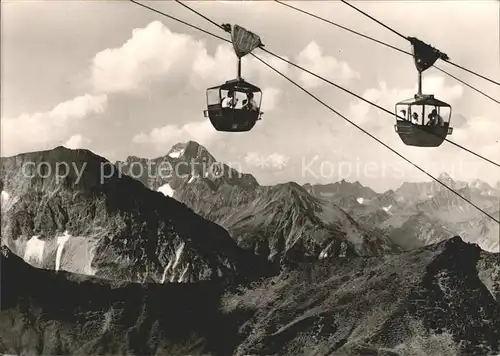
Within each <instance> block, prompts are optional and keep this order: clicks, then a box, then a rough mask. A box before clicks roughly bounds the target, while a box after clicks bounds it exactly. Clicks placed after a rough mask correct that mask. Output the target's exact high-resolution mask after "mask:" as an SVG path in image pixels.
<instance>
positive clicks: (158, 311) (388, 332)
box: [0, 237, 500, 356]
mask: <svg viewBox="0 0 500 356" xmlns="http://www.w3.org/2000/svg"><path fill="white" fill-rule="evenodd" d="M498 258H499V255H498V254H491V253H487V252H484V251H481V250H480V249H479V248H478V247H477V246H475V245H469V244H465V243H464V242H463V241H462V240H461V239H460V238H458V237H456V238H453V239H450V240H448V241H445V242H441V243H439V244H436V245H432V246H428V247H426V248H422V249H419V250H415V251H412V252H406V253H402V254H398V255H388V256H380V257H354V258H349V259H345V258H343V259H334V260H328V261H327V260H322V261H316V262H314V263H306V264H301V265H299V266H298V268H296V269H294V270H284V271H283V272H282V273H281V274H280V275H279V276H276V277H273V278H267V279H264V280H262V281H259V282H255V283H253V284H251V285H248V286H246V287H240V288H238V289H237V290H226V291H225V292H223V287H222V286H221V285H220V284H219V283H218V282H216V281H205V282H199V283H195V284H166V285H161V284H154V283H153V284H135V283H118V282H113V281H109V280H102V279H99V278H96V277H89V276H81V275H73V274H70V273H67V272H64V271H62V272H54V271H48V270H41V269H35V268H33V267H31V266H29V265H27V264H26V263H24V262H23V261H22V260H20V259H19V258H17V257H16V256H15V255H13V254H12V253H10V251H8V249H7V248H5V247H4V248H3V249H2V254H1V255H0V264H1V265H2V269H1V271H0V272H1V280H2V289H1V300H2V309H1V311H0V352H1V353H3V354H22V353H25V354H33V355H41V354H83V355H93V354H112V355H123V354H141V355H145V354H148V355H165V354H173V355H178V354H191V355H231V354H234V355H248V354H251V355H270V354H279V355H297V354H307V355H400V356H403V355H420V354H422V355H457V354H458V355H496V354H498V353H499V352H500V341H499V340H500V321H499V320H498V317H497V316H498V315H500V299H499V298H498V296H499V294H498V293H499V291H500V273H498V272H499V271H500V268H499V261H498Z"/></svg>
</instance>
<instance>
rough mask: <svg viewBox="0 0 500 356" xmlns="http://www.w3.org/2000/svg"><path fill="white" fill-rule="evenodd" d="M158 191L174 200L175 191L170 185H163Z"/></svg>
mask: <svg viewBox="0 0 500 356" xmlns="http://www.w3.org/2000/svg"><path fill="white" fill-rule="evenodd" d="M158 191H159V192H160V193H162V194H163V195H165V196H167V197H171V198H172V197H173V196H174V190H173V189H172V187H171V186H170V184H168V183H165V184H163V185H162V186H161V187H160V188H158Z"/></svg>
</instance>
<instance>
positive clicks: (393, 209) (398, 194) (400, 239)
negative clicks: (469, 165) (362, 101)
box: [305, 173, 500, 252]
mask: <svg viewBox="0 0 500 356" xmlns="http://www.w3.org/2000/svg"><path fill="white" fill-rule="evenodd" d="M438 179H439V180H440V181H441V182H443V183H445V184H446V185H448V186H449V187H451V188H453V189H455V190H456V191H457V193H459V194H460V195H462V196H463V197H465V198H467V199H469V200H470V201H472V202H473V203H474V204H476V205H478V206H479V207H481V208H482V209H484V210H485V211H486V212H488V213H489V214H491V215H492V216H496V217H500V212H499V210H500V189H498V188H497V187H491V186H490V185H489V184H487V183H485V182H482V181H481V180H479V179H477V180H475V181H474V182H470V183H467V182H461V181H454V180H453V179H451V177H449V176H448V175H447V174H445V173H443V174H441V175H440V176H439V178H438ZM340 186H343V187H344V189H343V190H344V191H351V192H352V191H354V192H356V193H357V196H352V195H351V196H345V195H340V196H339V195H338V194H336V192H337V191H338V190H339V187H340ZM305 188H306V189H307V190H308V191H309V192H310V193H311V194H313V195H315V196H319V197H323V198H325V199H328V200H331V201H332V202H335V203H337V204H339V205H340V206H341V207H342V208H343V209H345V210H346V211H347V212H348V213H349V214H350V215H351V216H353V217H354V218H355V219H356V220H357V221H358V222H366V223H368V224H371V225H372V226H375V227H378V228H380V229H381V230H383V231H384V232H385V234H386V235H387V236H388V237H389V238H390V239H391V240H392V241H393V242H395V243H396V244H398V245H400V246H401V247H403V248H405V249H412V248H415V247H421V246H425V245H427V244H431V243H435V242H439V241H442V240H443V239H446V238H449V237H451V236H454V235H457V234H458V235H460V236H463V238H464V240H466V241H468V242H473V243H477V244H478V245H479V246H481V248H483V249H485V250H488V251H493V252H498V251H499V249H500V246H499V241H500V231H499V225H498V223H496V222H495V221H493V220H491V219H490V218H489V217H487V216H485V215H484V214H482V213H481V212H479V211H478V210H477V209H476V208H474V207H473V206H471V205H470V204H468V203H467V202H466V201H464V200H463V199H462V198H460V197H459V196H457V195H456V194H454V193H452V192H450V191H449V190H448V189H446V188H445V187H443V186H442V185H440V184H439V183H437V182H434V181H432V182H419V183H403V184H402V185H401V187H400V188H398V189H396V190H389V191H387V192H384V193H381V194H376V193H375V194H376V195H373V193H371V192H370V190H367V189H369V188H365V187H363V186H362V185H361V184H360V183H359V182H353V183H349V182H346V181H342V182H337V183H334V184H329V185H305Z"/></svg>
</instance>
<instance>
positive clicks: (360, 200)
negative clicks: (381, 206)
mask: <svg viewBox="0 0 500 356" xmlns="http://www.w3.org/2000/svg"><path fill="white" fill-rule="evenodd" d="M356 200H357V201H358V203H360V204H363V203H364V201H365V199H363V198H358V199H356Z"/></svg>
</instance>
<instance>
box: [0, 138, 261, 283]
mask: <svg viewBox="0 0 500 356" xmlns="http://www.w3.org/2000/svg"><path fill="white" fill-rule="evenodd" d="M58 169H59V171H58ZM58 173H59V174H58ZM0 188H1V190H2V244H4V245H6V246H8V247H9V248H10V249H11V250H12V251H13V252H15V253H16V254H18V255H19V256H21V257H23V258H24V259H25V260H26V261H28V262H29V263H31V264H32V265H34V266H37V267H43V268H48V269H51V270H60V269H61V270H66V271H71V272H76V273H84V274H91V275H97V276H103V277H107V278H112V279H116V280H130V281H154V282H158V283H163V282H167V281H171V282H173V281H183V282H194V281H199V280H208V279H217V278H227V279H229V280H233V279H238V278H243V279H246V278H253V277H254V276H261V275H262V274H263V273H264V270H265V268H266V266H265V265H263V264H262V263H261V261H260V259H258V258H256V257H255V256H253V255H251V254H249V253H247V252H246V251H244V250H242V249H240V248H239V247H238V246H237V245H236V244H235V242H234V241H233V240H232V239H231V237H230V236H229V235H228V233H227V231H225V230H224V229H223V228H222V227H220V226H218V225H216V224H214V223H213V222H210V221H208V220H205V219H203V218H202V217H200V216H198V215H197V214H195V213H194V212H193V211H192V210H190V209H189V208H188V207H187V206H185V205H184V204H182V203H180V202H178V201H176V200H174V199H172V198H170V197H166V196H165V195H164V194H162V193H159V192H154V191H151V190H149V189H148V188H146V187H145V186H144V185H143V184H142V183H141V182H139V181H137V180H135V179H132V178H130V177H128V176H127V175H121V174H120V172H119V171H118V169H116V167H115V166H113V165H112V164H111V163H110V162H108V161H107V160H105V159H104V158H102V157H99V156H97V155H95V154H93V153H92V152H90V151H87V150H69V149H66V148H63V147H58V148H55V149H53V150H49V151H43V152H33V153H26V154H21V155H18V156H14V157H2V158H1V160H0Z"/></svg>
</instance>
